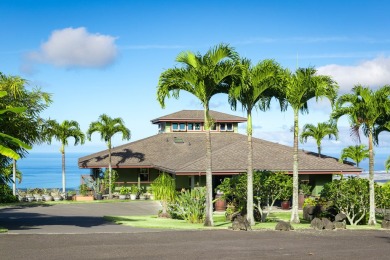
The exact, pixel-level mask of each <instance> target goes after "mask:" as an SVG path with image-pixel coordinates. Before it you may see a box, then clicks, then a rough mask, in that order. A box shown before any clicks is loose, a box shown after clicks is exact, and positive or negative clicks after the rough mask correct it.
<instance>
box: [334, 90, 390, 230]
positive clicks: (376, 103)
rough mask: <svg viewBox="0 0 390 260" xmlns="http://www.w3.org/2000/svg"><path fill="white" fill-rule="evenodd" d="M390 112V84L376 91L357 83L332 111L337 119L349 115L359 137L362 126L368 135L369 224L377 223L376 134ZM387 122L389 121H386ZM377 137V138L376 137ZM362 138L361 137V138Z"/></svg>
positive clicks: (353, 129)
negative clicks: (375, 187) (375, 181)
mask: <svg viewBox="0 0 390 260" xmlns="http://www.w3.org/2000/svg"><path fill="white" fill-rule="evenodd" d="M389 114H390V86H388V85H386V86H383V87H381V88H379V89H378V90H376V91H374V90H372V89H371V88H369V87H363V86H361V85H356V86H355V87H353V89H352V93H350V94H344V95H342V96H340V97H339V99H338V100H337V103H336V109H335V110H334V111H333V113H332V117H333V118H335V119H338V118H340V117H341V116H343V115H347V116H348V117H349V119H350V122H351V129H352V131H353V133H354V134H356V135H357V136H358V137H359V129H360V128H362V130H363V133H364V135H365V136H367V137H368V151H369V182H370V184H369V185H370V213H369V219H368V224H369V225H375V224H376V218H375V189H374V148H373V146H374V144H375V140H374V138H375V137H374V136H377V134H376V131H378V130H377V129H378V128H379V127H380V125H379V124H378V122H379V121H378V120H380V119H383V117H384V116H386V115H389ZM384 123H385V124H387V122H384ZM376 139H377V138H376ZM359 140H360V138H359ZM376 143H377V140H376Z"/></svg>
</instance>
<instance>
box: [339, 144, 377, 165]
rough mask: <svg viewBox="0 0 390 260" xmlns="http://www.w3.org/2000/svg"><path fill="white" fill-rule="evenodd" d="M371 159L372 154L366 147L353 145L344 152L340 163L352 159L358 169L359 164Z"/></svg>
mask: <svg viewBox="0 0 390 260" xmlns="http://www.w3.org/2000/svg"><path fill="white" fill-rule="evenodd" d="M369 157H370V152H369V151H368V148H367V146H366V145H364V144H359V145H351V146H348V147H346V148H344V149H343V150H342V152H341V156H340V159H339V161H340V162H343V161H344V160H345V159H347V158H350V159H351V160H352V161H354V162H356V167H359V163H360V162H361V161H363V160H364V159H367V158H369Z"/></svg>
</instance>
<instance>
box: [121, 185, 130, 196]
mask: <svg viewBox="0 0 390 260" xmlns="http://www.w3.org/2000/svg"><path fill="white" fill-rule="evenodd" d="M130 191H131V190H130V188H129V187H126V186H122V187H121V188H120V190H119V194H120V195H127V194H129V193H130Z"/></svg>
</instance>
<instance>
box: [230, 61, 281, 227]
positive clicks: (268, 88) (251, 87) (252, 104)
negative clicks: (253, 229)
mask: <svg viewBox="0 0 390 260" xmlns="http://www.w3.org/2000/svg"><path fill="white" fill-rule="evenodd" d="M241 66H242V74H241V77H240V79H239V81H238V83H237V84H235V86H234V87H233V88H231V89H230V91H229V103H230V104H231V106H232V108H233V109H234V110H236V107H237V101H238V102H240V103H241V105H242V110H244V111H246V113H247V120H248V121H247V127H246V132H247V136H248V168H247V177H248V181H247V185H248V187H247V192H248V194H247V198H248V199H247V206H246V207H247V220H248V222H249V224H250V225H254V224H255V220H254V216H253V148H252V133H253V130H252V110H253V109H254V108H256V109H257V108H259V109H260V110H262V111H266V110H268V109H269V107H270V101H271V99H272V98H273V97H276V98H277V97H278V95H279V92H278V91H277V90H278V88H276V87H275V86H276V85H277V84H279V83H280V80H278V77H279V75H280V71H281V67H280V66H279V64H277V63H276V62H275V61H273V60H263V61H261V62H259V63H258V64H257V65H256V66H254V67H253V66H252V65H251V62H250V60H247V59H242V60H241Z"/></svg>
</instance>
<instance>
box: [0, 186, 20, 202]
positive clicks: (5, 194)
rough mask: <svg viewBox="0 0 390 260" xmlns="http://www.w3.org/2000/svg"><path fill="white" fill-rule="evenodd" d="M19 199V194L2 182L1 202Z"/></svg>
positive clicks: (0, 188) (0, 190) (0, 187)
mask: <svg viewBox="0 0 390 260" xmlns="http://www.w3.org/2000/svg"><path fill="white" fill-rule="evenodd" d="M17 201H19V199H18V197H17V196H14V195H13V194H12V189H11V188H10V187H9V186H8V185H7V184H0V203H11V202H17Z"/></svg>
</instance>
